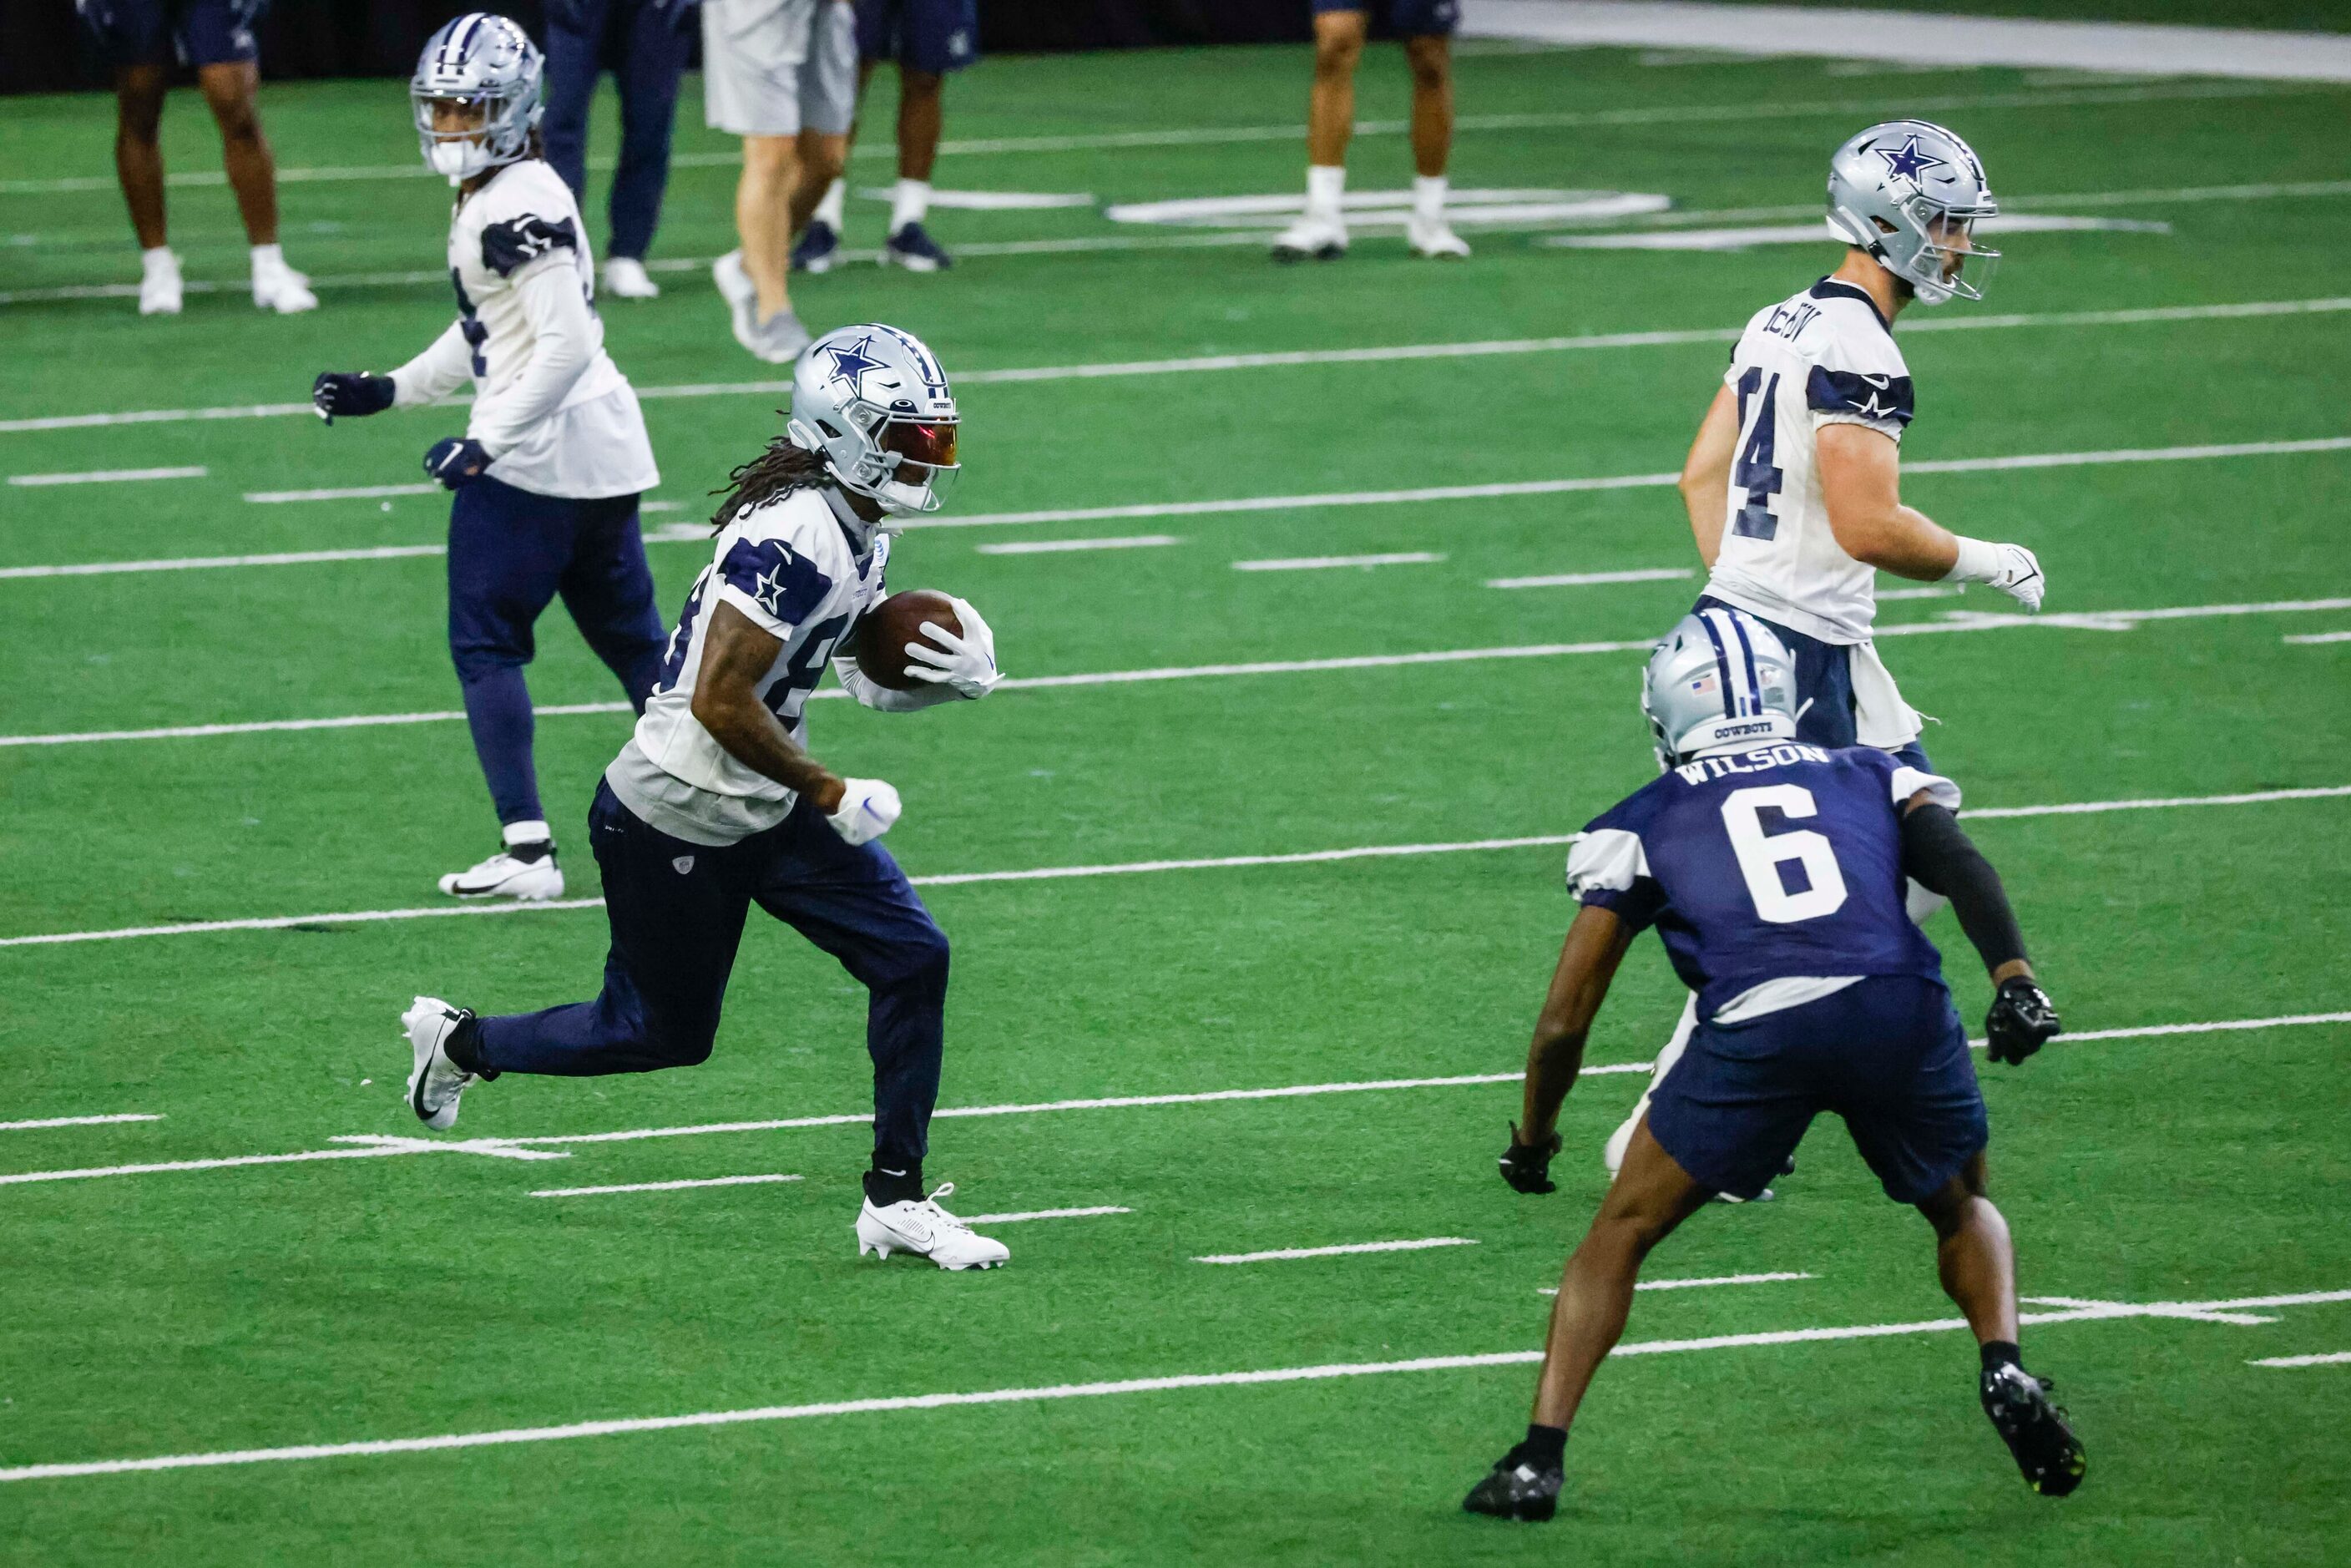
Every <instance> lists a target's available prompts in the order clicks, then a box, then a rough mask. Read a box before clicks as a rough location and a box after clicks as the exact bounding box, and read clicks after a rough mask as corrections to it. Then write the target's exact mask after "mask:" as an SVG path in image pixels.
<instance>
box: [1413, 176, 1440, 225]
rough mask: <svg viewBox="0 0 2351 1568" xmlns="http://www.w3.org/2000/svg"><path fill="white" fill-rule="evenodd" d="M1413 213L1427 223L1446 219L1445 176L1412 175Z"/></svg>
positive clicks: (1436, 222) (1438, 222) (1437, 222)
mask: <svg viewBox="0 0 2351 1568" xmlns="http://www.w3.org/2000/svg"><path fill="white" fill-rule="evenodd" d="M1412 215H1413V216H1414V217H1416V218H1418V219H1419V220H1420V221H1421V222H1422V223H1425V224H1441V223H1443V222H1444V221H1445V176H1444V175H1442V174H1415V175H1414V176H1413V177H1412Z"/></svg>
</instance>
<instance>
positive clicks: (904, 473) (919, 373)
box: [785, 322, 963, 514]
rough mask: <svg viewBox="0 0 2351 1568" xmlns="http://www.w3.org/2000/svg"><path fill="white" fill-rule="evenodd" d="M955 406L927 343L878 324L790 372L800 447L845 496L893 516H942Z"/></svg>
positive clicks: (814, 349)
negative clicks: (819, 461) (821, 462)
mask: <svg viewBox="0 0 2351 1568" xmlns="http://www.w3.org/2000/svg"><path fill="white" fill-rule="evenodd" d="M956 423H957V421H956V401H955V394H954V393H953V392H949V391H948V390H947V373H946V371H943V370H941V369H939V361H937V359H936V358H935V357H934V356H933V355H932V353H931V350H929V349H927V348H925V346H924V345H923V341H922V340H921V339H919V338H917V337H915V336H914V334H913V333H911V332H902V331H900V330H899V329H897V328H895V327H885V326H883V325H881V324H880V323H879V322H864V323H862V324H860V325H858V326H855V327H841V328H838V329H834V330H833V331H831V332H827V333H826V334H825V335H824V336H823V337H821V338H819V339H818V340H816V341H815V342H813V343H810V345H809V346H808V348H807V350H805V351H804V352H803V353H802V354H801V355H800V357H799V364H798V365H797V366H795V367H794V369H793V371H792V413H791V423H789V425H787V426H786V427H785V428H786V431H787V433H788V434H789V435H790V436H791V439H792V442H793V444H795V445H798V446H801V447H804V448H806V449H807V450H809V451H810V452H820V453H822V454H823V455H824V458H825V466H826V468H827V469H828V470H829V471H830V472H831V475H832V476H833V478H834V480H835V481H836V482H838V483H839V484H840V486H841V488H842V489H844V490H853V491H855V492H856V493H857V494H858V495H861V496H864V497H868V498H870V499H872V500H873V501H876V502H879V503H880V504H881V507H882V509H883V511H885V512H889V513H893V514H903V513H908V512H935V511H937V510H938V509H939V506H940V496H939V488H940V481H941V479H942V477H943V476H948V475H953V474H955V473H956V472H957V471H959V470H960V469H961V468H962V466H963V465H961V464H960V463H958V462H956Z"/></svg>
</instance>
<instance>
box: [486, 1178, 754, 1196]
mask: <svg viewBox="0 0 2351 1568" xmlns="http://www.w3.org/2000/svg"><path fill="white" fill-rule="evenodd" d="M799 1179H800V1178H799V1176H705V1177H704V1178H703V1179H702V1180H700V1181H634V1182H628V1183H624V1184H622V1186H550V1187H542V1188H540V1189H539V1190H538V1191H537V1192H535V1193H532V1194H531V1195H530V1196H531V1197H604V1196H605V1195H606V1194H608V1193H615V1192H684V1190H685V1189H686V1188H688V1187H701V1186H766V1185H768V1184H769V1183H772V1182H784V1181H799Z"/></svg>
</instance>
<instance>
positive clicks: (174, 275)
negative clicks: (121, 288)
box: [139, 249, 183, 316]
mask: <svg viewBox="0 0 2351 1568" xmlns="http://www.w3.org/2000/svg"><path fill="white" fill-rule="evenodd" d="M140 260H141V265H142V267H143V268H144V270H143V271H141V274H140V277H139V314H141V316H177V315H178V314H179V313H180V296H181V292H182V287H183V286H182V284H181V282H180V258H179V256H177V255H176V254H174V253H173V252H172V251H168V250H161V249H159V250H155V251H152V252H142V253H141V257H140Z"/></svg>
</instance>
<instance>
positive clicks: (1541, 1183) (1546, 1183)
mask: <svg viewBox="0 0 2351 1568" xmlns="http://www.w3.org/2000/svg"><path fill="white" fill-rule="evenodd" d="M1560 1146H1561V1145H1560V1136H1559V1134H1557V1133H1553V1134H1552V1135H1551V1136H1550V1137H1548V1138H1546V1139H1544V1140H1543V1141H1542V1142H1541V1143H1540V1144H1522V1143H1520V1142H1519V1127H1518V1124H1517V1123H1515V1122H1513V1123H1512V1124H1510V1147H1509V1148H1507V1149H1504V1150H1503V1151H1502V1160H1501V1165H1502V1179H1503V1180H1504V1181H1506V1182H1509V1183H1510V1186H1511V1187H1512V1188H1513V1189H1515V1190H1517V1191H1519V1192H1530V1193H1544V1192H1556V1191H1558V1190H1559V1184H1558V1183H1556V1182H1554V1181H1552V1179H1551V1157H1552V1155H1555V1154H1557V1153H1559V1151H1560Z"/></svg>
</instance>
